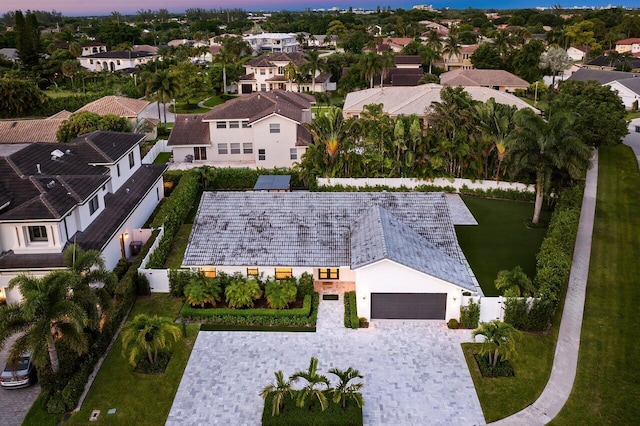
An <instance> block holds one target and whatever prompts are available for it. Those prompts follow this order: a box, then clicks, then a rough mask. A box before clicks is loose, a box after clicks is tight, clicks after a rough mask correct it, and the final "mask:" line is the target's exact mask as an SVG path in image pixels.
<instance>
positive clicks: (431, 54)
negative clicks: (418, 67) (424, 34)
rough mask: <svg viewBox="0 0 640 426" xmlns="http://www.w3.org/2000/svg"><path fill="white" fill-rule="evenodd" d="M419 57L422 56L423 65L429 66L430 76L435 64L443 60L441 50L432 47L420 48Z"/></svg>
mask: <svg viewBox="0 0 640 426" xmlns="http://www.w3.org/2000/svg"><path fill="white" fill-rule="evenodd" d="M418 56H420V60H421V61H422V63H423V64H429V74H431V70H432V67H433V63H434V62H435V61H437V60H438V59H440V58H442V54H441V53H440V50H436V49H434V48H433V47H431V46H420V48H419V49H418Z"/></svg>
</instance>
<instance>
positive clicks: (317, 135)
mask: <svg viewBox="0 0 640 426" xmlns="http://www.w3.org/2000/svg"><path fill="white" fill-rule="evenodd" d="M352 123H353V121H350V120H347V121H345V120H344V118H343V116H342V109H340V108H331V109H329V111H327V112H326V114H322V115H318V116H317V117H316V118H314V120H313V121H312V122H311V124H310V125H309V126H308V129H309V131H310V132H311V135H312V136H313V142H314V144H321V145H324V146H325V147H326V149H327V153H328V154H329V157H332V158H333V157H335V155H336V153H337V152H338V149H339V148H340V145H341V144H342V142H343V141H344V139H345V138H346V135H347V132H348V131H349V129H350V128H351V126H352Z"/></svg>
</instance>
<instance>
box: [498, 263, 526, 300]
mask: <svg viewBox="0 0 640 426" xmlns="http://www.w3.org/2000/svg"><path fill="white" fill-rule="evenodd" d="M495 285H496V288H497V289H498V290H502V291H503V293H504V295H505V296H506V297H511V296H513V297H520V296H522V295H529V294H531V293H533V291H534V288H533V285H532V284H531V279H530V278H529V277H528V276H527V274H525V273H524V271H523V270H522V268H521V267H520V266H516V267H515V268H513V269H512V270H508V269H505V270H502V271H500V272H498V277H497V278H496V281H495Z"/></svg>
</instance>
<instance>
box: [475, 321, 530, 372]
mask: <svg viewBox="0 0 640 426" xmlns="http://www.w3.org/2000/svg"><path fill="white" fill-rule="evenodd" d="M471 335H472V336H473V339H474V340H475V338H476V336H484V341H483V342H482V346H481V347H480V352H479V353H480V355H482V356H484V355H488V356H489V364H491V365H492V366H493V367H495V366H496V364H498V361H500V360H508V359H509V358H512V357H514V356H515V355H516V354H517V351H516V342H517V340H518V339H519V338H520V332H519V331H518V330H516V329H515V328H514V327H513V326H512V325H511V324H506V323H504V322H502V321H499V320H493V321H491V322H483V323H482V324H480V327H478V328H476V329H475V330H473V333H471Z"/></svg>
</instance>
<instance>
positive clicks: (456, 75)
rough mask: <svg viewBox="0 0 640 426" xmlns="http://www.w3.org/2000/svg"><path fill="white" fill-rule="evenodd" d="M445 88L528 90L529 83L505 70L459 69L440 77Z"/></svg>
mask: <svg viewBox="0 0 640 426" xmlns="http://www.w3.org/2000/svg"><path fill="white" fill-rule="evenodd" d="M440 83H441V84H443V85H445V86H482V87H510V88H521V89H527V88H528V87H529V82H528V81H526V80H523V79H521V78H520V77H518V76H517V75H515V74H511V73H510V72H508V71H505V70H477V69H472V70H465V69H462V68H460V69H457V70H453V71H448V72H445V73H442V74H441V75H440Z"/></svg>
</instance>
